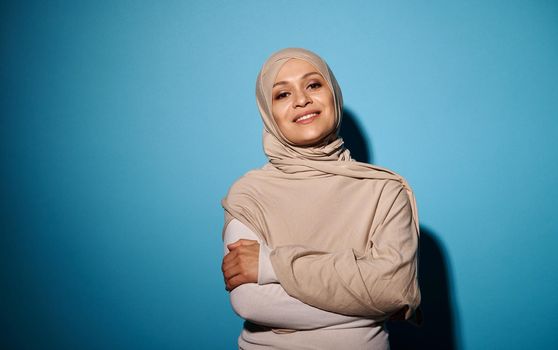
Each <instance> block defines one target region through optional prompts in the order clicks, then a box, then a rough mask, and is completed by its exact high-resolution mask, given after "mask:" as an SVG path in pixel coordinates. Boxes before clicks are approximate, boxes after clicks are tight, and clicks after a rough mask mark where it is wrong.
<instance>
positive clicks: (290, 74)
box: [273, 58, 323, 87]
mask: <svg viewBox="0 0 558 350" xmlns="http://www.w3.org/2000/svg"><path fill="white" fill-rule="evenodd" d="M310 76H320V77H322V78H323V75H322V73H321V72H320V70H319V69H318V68H316V67H315V66H314V65H313V64H311V63H310V62H308V61H305V60H302V59H298V58H292V59H289V60H288V61H287V62H285V64H283V66H282V67H281V68H280V69H279V71H278V72H277V75H276V76H275V81H274V83H273V87H275V86H279V85H283V84H288V83H291V82H294V81H297V80H301V79H305V78H307V77H310Z"/></svg>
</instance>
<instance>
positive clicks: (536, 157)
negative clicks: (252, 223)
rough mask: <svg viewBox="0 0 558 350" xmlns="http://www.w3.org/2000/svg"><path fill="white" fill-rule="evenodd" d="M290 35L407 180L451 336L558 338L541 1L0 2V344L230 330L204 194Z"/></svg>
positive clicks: (554, 99) (217, 209)
mask: <svg viewBox="0 0 558 350" xmlns="http://www.w3.org/2000/svg"><path fill="white" fill-rule="evenodd" d="M289 46H291V47H292V46H294V47H305V48H308V49H310V50H313V51H315V52H316V53H318V54H319V55H321V56H322V57H323V58H324V59H325V60H326V61H327V62H328V63H329V65H330V66H331V68H332V70H333V71H334V72H335V74H336V77H337V79H338V80H339V83H340V85H341V88H342V90H343V94H344V100H345V103H346V107H347V109H348V110H349V111H350V112H351V114H352V116H353V119H354V122H355V123H356V125H357V127H358V130H359V131H360V132H361V133H362V134H363V135H364V136H365V142H366V147H367V148H368V150H369V152H370V154H371V156H370V159H369V160H371V161H373V162H374V163H376V164H379V165H382V166H385V167H389V168H391V169H393V170H395V171H397V172H399V173H400V174H402V175H403V176H405V177H406V178H407V180H408V181H409V182H410V184H411V185H412V186H413V188H414V190H415V192H416V196H417V200H418V205H419V212H420V218H421V224H422V227H423V228H424V229H425V232H427V233H428V235H429V236H430V238H431V240H432V241H433V242H436V247H437V249H438V250H439V252H440V256H439V258H440V262H441V263H443V265H444V266H443V268H444V269H445V270H446V271H447V282H448V283H447V294H448V300H446V301H444V302H447V306H446V307H447V309H448V310H449V312H447V313H446V314H447V315H450V316H451V322H450V323H451V325H452V326H451V327H450V328H451V329H450V330H449V332H452V334H451V337H452V339H453V340H452V341H454V345H455V348H459V349H527V348H531V349H537V348H550V347H552V346H556V345H557V344H558V333H557V332H556V327H555V324H554V321H553V316H554V315H555V314H556V312H558V302H557V300H556V290H557V287H558V269H557V268H556V267H557V266H558V256H557V254H556V247H557V245H558V236H557V233H558V232H557V231H558V222H557V215H556V213H555V210H556V204H555V201H556V198H557V195H558V190H557V186H556V180H557V179H558V159H557V156H556V154H557V153H556V150H557V149H558V141H557V136H558V4H557V3H556V2H555V1H469V2H448V1H406V2H399V1H395V2H394V1H385V2H369V1H362V2H339V1H337V2H334V1H314V2H299V1H273V2H271V1H269V2H267V1H234V2H233V1H229V2H225V1H223V2H216V1H198V2H188V1H183V2H180V1H176V2H158V1H152V2H148V1H144V2H141V4H140V2H137V1H106V2H101V1H94V2H90V3H85V2H73V1H66V2H63V1H49V2H44V3H39V2H37V3H33V2H23V1H17V2H16V1H12V2H7V1H4V2H2V4H1V5H0V50H1V52H0V54H1V56H0V57H1V58H0V60H1V61H0V63H1V64H0V74H1V76H0V77H1V84H0V89H1V90H0V106H1V113H2V114H1V122H0V157H1V168H0V176H1V178H0V180H1V181H0V209H1V211H0V218H1V230H2V231H1V236H0V272H1V281H0V282H1V285H0V310H1V311H0V314H1V322H2V324H1V329H0V332H2V333H0V339H1V342H2V344H1V345H3V346H2V347H3V348H7V346H9V347H10V348H14V349H16V348H17V349H39V348H53V349H55V348H56V349H63V348H65V349H73V348H75V349H77V348H79V349H108V348H113V349H117V348H118V349H155V348H157V349H178V348H212V349H213V348H215V349H218V348H220V349H231V348H234V346H235V344H236V338H237V336H238V333H239V331H240V328H241V324H242V322H241V319H240V318H238V317H237V316H236V315H235V314H234V313H233V311H232V310H231V308H230V306H229V304H228V294H227V292H226V291H225V289H224V284H223V280H222V276H221V271H220V264H221V258H222V242H221V229H222V225H223V210H222V208H221V206H220V200H221V198H223V196H224V195H225V194H226V191H227V190H228V187H229V186H230V185H231V184H232V183H233V181H234V180H235V179H237V178H238V177H239V176H241V175H242V174H244V173H245V172H246V171H248V170H250V169H253V168H256V167H260V166H262V165H263V164H264V163H265V161H266V158H265V156H264V154H263V151H262V145H261V131H262V123H261V120H260V117H259V114H258V111H257V108H256V104H255V96H254V95H255V94H254V85H255V78H256V75H257V73H258V71H259V69H260V67H261V65H262V63H263V62H264V61H265V59H266V58H267V57H268V56H269V55H270V54H271V53H272V52H274V51H276V50H278V49H280V48H283V47H289ZM428 273H429V272H428V271H422V274H423V275H428ZM429 292H431V293H434V294H435V293H436V291H435V290H429ZM423 293H424V291H423ZM434 294H433V295H434ZM426 297H427V298H428V295H426ZM448 310H446V311H448ZM432 314H433V313H431V315H432ZM425 320H426V321H427V322H430V324H431V325H433V324H435V322H436V320H433V318H432V317H431V318H430V319H428V310H425ZM444 336H445V335H443V334H440V337H444Z"/></svg>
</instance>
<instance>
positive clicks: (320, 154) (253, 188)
mask: <svg viewBox="0 0 558 350" xmlns="http://www.w3.org/2000/svg"><path fill="white" fill-rule="evenodd" d="M256 96H257V102H258V107H259V110H260V114H261V116H262V119H263V122H264V126H265V127H264V133H263V146H264V152H265V154H266V155H267V157H268V159H269V162H268V163H267V164H266V165H264V166H263V167H262V168H261V169H255V170H252V171H249V172H248V173H246V174H245V175H244V176H242V177H241V178H240V179H238V180H237V181H236V182H235V183H234V184H233V185H232V186H231V188H230V189H229V192H228V194H227V196H226V197H225V198H224V199H223V200H222V205H223V208H224V209H225V225H224V227H223V239H224V243H225V257H224V259H223V264H222V270H223V276H224V278H225V284H226V289H227V290H229V291H230V298H231V304H232V306H233V309H234V310H235V312H236V313H237V314H239V315H240V316H241V317H242V318H244V319H245V320H246V322H245V323H244V328H243V330H242V333H241V335H240V337H239V339H238V342H239V347H240V348H242V349H260V348H276V349H341V348H342V349H389V341H388V331H387V329H386V327H385V321H386V320H387V319H390V318H399V319H407V320H412V321H415V322H417V323H418V322H420V320H419V319H418V318H417V317H418V316H419V315H420V313H418V312H416V311H417V309H418V308H419V304H420V290H419V286H418V281H417V268H418V266H417V251H418V242H419V231H418V218H417V215H416V206H415V200H414V196H413V193H412V191H411V189H410V187H409V186H408V184H407V183H406V181H405V180H404V179H403V178H401V177H400V176H399V175H397V174H395V173H393V172H391V171H389V170H386V169H382V168H378V167H375V166H372V165H370V164H366V163H361V162H357V161H355V160H353V159H352V158H351V156H350V152H349V150H348V149H346V148H345V147H344V145H343V140H342V139H341V138H340V137H339V136H338V133H339V128H340V125H341V117H342V96H341V91H340V89H339V86H338V84H337V81H336V80H335V77H334V76H333V73H332V72H331V70H330V69H329V67H328V66H327V64H326V63H325V62H324V61H323V60H322V59H321V58H320V57H318V56H317V55H316V54H314V53H312V52H310V51H308V50H304V49H294V48H288V49H284V50H280V51H278V52H276V53H274V54H273V55H272V56H271V57H270V58H269V59H268V60H267V61H266V62H265V64H264V65H263V67H262V69H261V71H260V74H259V75H258V79H257V83H256ZM418 310H420V309H418Z"/></svg>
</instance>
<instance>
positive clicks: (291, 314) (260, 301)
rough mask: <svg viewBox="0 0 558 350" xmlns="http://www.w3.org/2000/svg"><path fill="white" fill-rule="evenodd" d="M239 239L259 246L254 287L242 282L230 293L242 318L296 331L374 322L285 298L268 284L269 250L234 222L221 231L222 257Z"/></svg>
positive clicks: (272, 274)
mask: <svg viewBox="0 0 558 350" xmlns="http://www.w3.org/2000/svg"><path fill="white" fill-rule="evenodd" d="M239 239H249V240H256V241H258V242H259V243H260V256H259V262H260V264H259V269H258V284H256V283H245V284H242V285H240V286H238V287H236V288H234V289H233V290H232V291H231V293H230V300H231V305H232V307H233V310H234V311H235V312H236V313H237V314H238V315H239V316H240V317H242V318H243V319H245V320H249V321H251V322H254V323H257V324H260V325H264V326H268V327H272V328H288V329H296V330H303V329H314V328H322V327H331V328H343V327H349V326H351V327H356V326H367V325H370V324H372V323H373V322H374V321H373V320H371V319H366V318H362V317H351V316H345V315H340V314H337V313H333V312H328V311H324V310H321V309H318V308H315V307H312V306H310V305H307V304H305V303H303V302H301V301H300V300H298V299H296V298H293V297H291V296H289V295H288V294H287V293H286V292H285V290H284V289H283V287H281V285H280V284H278V283H270V282H271V281H276V278H275V272H274V271H273V267H272V266H271V262H270V261H269V248H268V247H267V246H265V244H263V243H262V242H261V241H260V240H259V238H258V236H257V235H256V234H255V233H254V232H252V231H251V230H250V229H249V228H248V227H247V226H246V225H244V224H243V223H241V222H240V221H238V220H236V219H233V220H232V221H231V222H230V223H229V224H228V225H227V227H226V229H225V235H224V252H225V255H226V254H228V253H229V249H228V248H227V245H228V244H230V243H233V242H236V241H237V240H239ZM266 270H267V271H266ZM264 276H267V277H264Z"/></svg>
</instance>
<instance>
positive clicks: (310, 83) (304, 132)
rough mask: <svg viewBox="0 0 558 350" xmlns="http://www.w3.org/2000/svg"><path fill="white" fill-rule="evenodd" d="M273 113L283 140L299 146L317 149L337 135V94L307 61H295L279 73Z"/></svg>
mask: <svg viewBox="0 0 558 350" xmlns="http://www.w3.org/2000/svg"><path fill="white" fill-rule="evenodd" d="M272 112H273V118H274V119H275V122H276V123H277V126H279V130H280V131H281V133H282V134H283V136H285V137H286V138H287V139H288V140H289V141H291V142H292V143H293V144H295V145H298V146H313V145H315V144H316V143H317V142H319V141H325V140H327V138H326V136H328V135H329V134H331V133H332V132H333V131H334V129H333V128H334V126H335V115H334V113H335V109H334V105H333V94H332V93H331V90H330V88H329V87H328V85H327V83H326V81H325V79H324V77H322V75H321V74H320V73H318V72H317V71H316V68H315V67H314V66H313V65H311V64H310V63H308V62H307V61H304V60H300V59H291V60H289V61H287V63H285V64H284V65H283V67H281V69H280V70H279V72H278V73H277V77H276V82H275V84H274V85H273V107H272Z"/></svg>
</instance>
